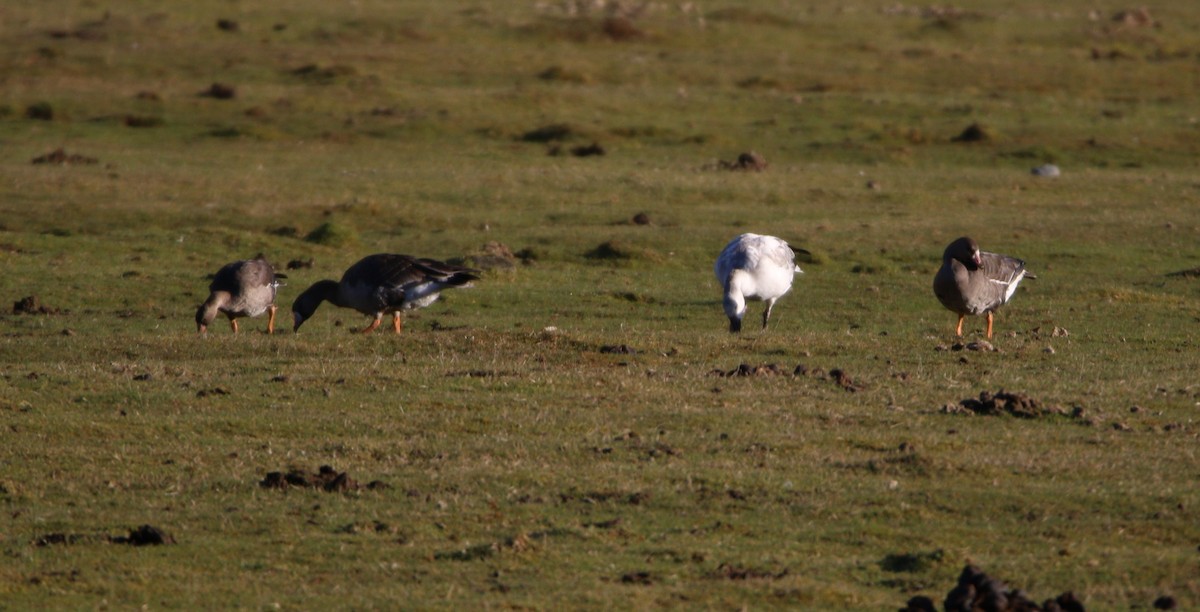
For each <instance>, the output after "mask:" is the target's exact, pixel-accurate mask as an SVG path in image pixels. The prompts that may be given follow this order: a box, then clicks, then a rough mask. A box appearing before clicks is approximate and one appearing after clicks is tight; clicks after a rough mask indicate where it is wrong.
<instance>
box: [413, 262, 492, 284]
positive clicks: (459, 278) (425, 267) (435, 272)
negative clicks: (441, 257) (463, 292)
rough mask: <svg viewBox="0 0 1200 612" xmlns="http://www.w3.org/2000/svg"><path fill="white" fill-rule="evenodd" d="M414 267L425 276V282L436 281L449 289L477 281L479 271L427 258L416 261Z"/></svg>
mask: <svg viewBox="0 0 1200 612" xmlns="http://www.w3.org/2000/svg"><path fill="white" fill-rule="evenodd" d="M416 265H417V267H418V268H419V269H420V270H421V271H422V272H423V273H424V274H425V280H431V281H437V282H439V283H442V284H444V285H448V286H451V287H461V286H463V285H466V284H467V283H470V282H471V281H476V280H479V276H478V274H479V270H476V269H474V268H467V267H465V266H459V265H455V264H450V263H446V262H444V261H438V260H436V259H427V258H421V259H418V260H417V262H416Z"/></svg>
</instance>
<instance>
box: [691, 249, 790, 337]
mask: <svg viewBox="0 0 1200 612" xmlns="http://www.w3.org/2000/svg"><path fill="white" fill-rule="evenodd" d="M796 253H804V254H808V251H805V250H804V249H794V248H792V247H790V246H788V243H787V242H784V241H783V240H781V239H779V238H776V237H774V236H762V235H759V234H742V235H741V236H738V237H737V238H734V239H733V240H732V241H731V242H730V243H729V244H728V245H726V246H725V249H724V250H723V251H721V255H720V257H717V263H716V266H714V268H713V269H714V271H715V272H716V274H717V282H719V283H721V289H722V291H723V292H724V296H725V299H724V306H725V316H727V317H729V331H730V332H734V333H736V332H740V331H742V317H744V316H746V300H762V301H763V302H766V308H765V309H764V310H763V329H766V327H767V320H768V319H770V318H771V307H773V306H774V305H775V300H777V299H779V298H780V297H782V296H783V295H784V294H785V293H787V292H788V291H790V290H791V288H792V277H794V276H795V275H796V274H797V273H799V274H804V270H801V269H800V266H798V265H796Z"/></svg>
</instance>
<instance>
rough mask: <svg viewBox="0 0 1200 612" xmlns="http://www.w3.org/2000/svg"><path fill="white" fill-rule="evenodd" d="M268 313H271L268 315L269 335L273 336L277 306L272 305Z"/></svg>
mask: <svg viewBox="0 0 1200 612" xmlns="http://www.w3.org/2000/svg"><path fill="white" fill-rule="evenodd" d="M267 312H269V313H271V314H269V315H267V333H268V334H273V333H275V305H274V304H271V309H270V310H268V311H267Z"/></svg>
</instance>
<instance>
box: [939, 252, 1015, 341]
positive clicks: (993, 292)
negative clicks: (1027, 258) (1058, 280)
mask: <svg viewBox="0 0 1200 612" xmlns="http://www.w3.org/2000/svg"><path fill="white" fill-rule="evenodd" d="M1026 278H1037V277H1036V276H1034V275H1033V274H1030V273H1029V272H1028V271H1027V270H1026V269H1025V262H1024V261H1021V260H1020V259H1017V258H1015V257H1009V256H1008V255H1000V254H998V253H988V252H987V251H980V250H979V245H978V244H976V242H975V240H974V239H972V238H970V237H967V236H963V237H962V238H959V239H958V240H955V241H954V242H951V243H950V245H949V246H947V247H946V250H945V252H944V253H943V254H942V267H941V268H940V269H938V271H937V274H936V275H935V276H934V277H933V293H934V294H935V295H937V298H938V300H940V301H941V302H942V305H943V306H945V307H946V308H948V309H949V310H951V311H952V312H954V313H956V314H958V327H957V328H955V331H954V333H955V334H956V335H958V336H959V337H961V336H962V325H963V319H964V318H966V316H967V315H987V338H988V340H991V339H992V319H993V316H992V313H993V312H995V311H996V309H997V308H1000V307H1001V306H1003V305H1005V304H1007V303H1008V301H1009V300H1011V299H1012V297H1013V294H1014V293H1016V291H1017V285H1019V284H1020V283H1021V281H1022V280H1023V279H1026Z"/></svg>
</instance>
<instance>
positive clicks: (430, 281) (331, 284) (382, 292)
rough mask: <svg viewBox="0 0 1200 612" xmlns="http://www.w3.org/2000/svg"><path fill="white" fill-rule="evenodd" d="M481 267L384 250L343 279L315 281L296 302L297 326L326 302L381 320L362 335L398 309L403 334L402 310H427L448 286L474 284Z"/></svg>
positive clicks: (395, 322)
mask: <svg viewBox="0 0 1200 612" xmlns="http://www.w3.org/2000/svg"><path fill="white" fill-rule="evenodd" d="M477 272H479V271H478V270H472V269H471V268H464V267H462V266H456V265H453V264H448V263H444V262H441V261H437V260H435V259H418V258H416V257H410V256H408V255H393V254H390V253H381V254H378V255H368V256H367V257H364V258H363V259H361V260H360V261H359V262H358V263H356V264H354V265H353V266H350V268H349V269H348V270H346V273H345V274H343V275H342V280H341V281H340V282H335V281H332V280H323V281H318V282H316V283H313V285H312V286H311V287H309V288H308V289H306V290H305V291H304V293H301V294H300V297H297V298H296V301H295V302H293V303H292V317H293V320H294V322H295V323H294V325H293V327H292V329H293V330H299V329H300V326H301V325H303V324H304V322H305V321H307V320H308V319H309V318H310V317H312V315H313V313H314V312H316V310H317V306H320V305H321V302H323V301H328V302H329V303H331V304H333V305H335V306H341V307H342V308H353V309H355V310H357V311H359V312H361V313H363V314H365V315H370V316H372V317H374V318H375V320H374V321H372V322H371V324H370V325H368V326H367V327H366V329H364V330H362V333H364V334H369V333H371V332H373V331H375V328H377V327H379V324H380V323H381V322H382V321H383V315H384V314H386V313H389V312H390V313H392V328H393V329H395V330H396V333H397V334H398V333H400V329H401V322H400V312H401V311H402V310H414V309H417V308H424V307H426V306H428V305H430V304H432V303H433V302H434V301H436V300H437V299H438V294H439V292H441V290H442V289H445V288H447V287H470V286H471V281H475V280H479V277H478V276H476V275H475V274H476V273H477Z"/></svg>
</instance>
